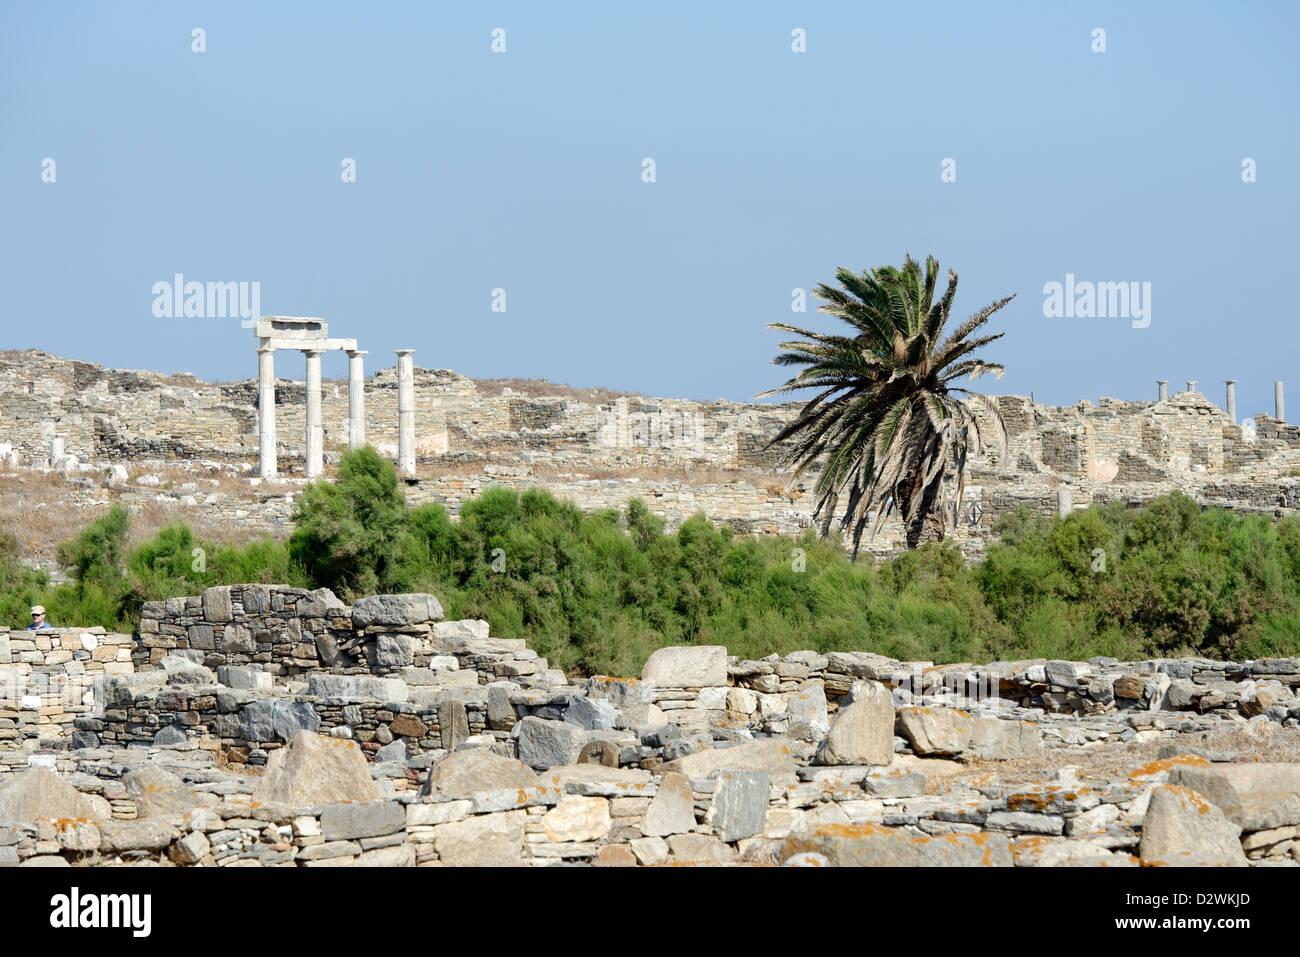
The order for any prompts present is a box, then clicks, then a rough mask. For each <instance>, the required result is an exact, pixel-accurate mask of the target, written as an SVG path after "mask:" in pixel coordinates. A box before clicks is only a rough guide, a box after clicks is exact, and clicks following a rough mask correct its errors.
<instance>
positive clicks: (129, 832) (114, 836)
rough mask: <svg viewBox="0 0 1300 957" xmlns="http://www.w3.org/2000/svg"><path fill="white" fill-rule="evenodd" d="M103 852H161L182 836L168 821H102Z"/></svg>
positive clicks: (101, 847) (100, 826)
mask: <svg viewBox="0 0 1300 957" xmlns="http://www.w3.org/2000/svg"><path fill="white" fill-rule="evenodd" d="M99 836H100V850H101V851H107V852H111V851H117V852H121V851H161V850H162V849H163V848H165V847H166V846H167V845H168V844H170V843H171V842H172V841H174V840H176V839H177V838H179V837H180V836H181V832H180V831H179V830H177V829H176V828H175V827H173V826H172V825H171V824H169V823H167V822H166V821H101V822H100V823H99Z"/></svg>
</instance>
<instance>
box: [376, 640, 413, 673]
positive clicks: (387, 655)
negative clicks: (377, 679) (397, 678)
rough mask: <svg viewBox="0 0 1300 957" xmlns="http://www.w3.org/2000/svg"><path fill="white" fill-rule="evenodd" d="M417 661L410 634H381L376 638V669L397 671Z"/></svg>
mask: <svg viewBox="0 0 1300 957" xmlns="http://www.w3.org/2000/svg"><path fill="white" fill-rule="evenodd" d="M414 661H415V651H414V649H413V647H412V645H411V638H410V636H409V635H400V634H398V635H387V634H385V635H379V636H378V637H377V638H376V639H375V670H376V671H380V672H383V671H396V670H397V669H398V668H405V667H407V666H408V665H410V664H411V663H412V662H414Z"/></svg>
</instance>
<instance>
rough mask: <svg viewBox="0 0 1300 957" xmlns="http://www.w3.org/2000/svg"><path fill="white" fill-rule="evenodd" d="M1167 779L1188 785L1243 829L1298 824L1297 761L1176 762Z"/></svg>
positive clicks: (1299, 778)
mask: <svg viewBox="0 0 1300 957" xmlns="http://www.w3.org/2000/svg"><path fill="white" fill-rule="evenodd" d="M1169 783H1170V784H1177V785H1181V786H1183V787H1186V788H1191V789H1192V790H1193V791H1196V792H1197V793H1199V794H1203V795H1205V797H1206V799H1207V800H1208V801H1210V802H1211V803H1212V804H1214V805H1215V806H1216V807H1218V808H1219V809H1220V810H1221V811H1222V812H1223V813H1224V814H1225V815H1226V816H1227V818H1228V820H1230V821H1232V822H1233V823H1234V824H1236V825H1238V826H1239V827H1240V828H1241V829H1242V830H1243V831H1266V830H1270V829H1272V828H1275V827H1286V826H1287V825H1290V824H1300V764H1282V763H1277V762H1272V763H1264V762H1260V763H1244V764H1217V765H1212V766H1206V767H1195V766H1192V765H1188V764H1182V765H1178V766H1177V767H1174V768H1172V769H1171V770H1170V772H1169Z"/></svg>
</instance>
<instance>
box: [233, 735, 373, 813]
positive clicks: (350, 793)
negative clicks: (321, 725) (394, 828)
mask: <svg viewBox="0 0 1300 957" xmlns="http://www.w3.org/2000/svg"><path fill="white" fill-rule="evenodd" d="M378 797H379V789H378V787H376V786H375V782H374V780H373V779H372V778H371V777H370V768H369V765H368V764H367V763H366V759H365V757H364V756H363V755H362V753H361V749H360V748H359V747H358V746H357V743H356V742H355V741H349V740H346V739H343V738H326V737H322V736H320V735H317V734H313V733H312V732H310V731H299V732H298V733H297V734H295V735H294V736H293V739H292V740H291V741H290V743H289V747H287V748H280V749H278V750H275V751H272V752H271V755H270V757H269V758H268V759H267V762H266V771H265V773H263V775H262V779H261V781H260V782H258V785H257V789H256V790H255V791H254V792H253V798H254V799H255V800H258V801H275V802H278V803H281V804H291V805H297V806H299V807H306V806H310V805H316V804H332V803H334V802H336V801H374V800H376V799H378Z"/></svg>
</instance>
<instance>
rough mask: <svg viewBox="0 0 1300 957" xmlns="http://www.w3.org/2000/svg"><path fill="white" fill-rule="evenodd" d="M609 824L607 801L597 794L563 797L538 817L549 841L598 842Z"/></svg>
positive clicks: (607, 829)
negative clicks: (540, 818)
mask: <svg viewBox="0 0 1300 957" xmlns="http://www.w3.org/2000/svg"><path fill="white" fill-rule="evenodd" d="M610 825H611V819H610V816H609V801H607V800H605V799H604V798H601V797H565V798H564V800H562V801H561V802H560V803H559V804H557V805H556V806H555V807H553V808H551V810H549V811H547V812H546V814H544V815H543V816H542V830H543V831H544V832H545V834H546V838H547V840H550V841H599V840H602V839H604V838H605V837H606V836H607V835H608V834H609V829H610Z"/></svg>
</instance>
